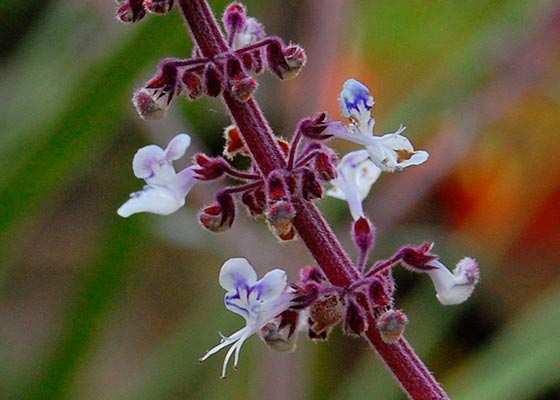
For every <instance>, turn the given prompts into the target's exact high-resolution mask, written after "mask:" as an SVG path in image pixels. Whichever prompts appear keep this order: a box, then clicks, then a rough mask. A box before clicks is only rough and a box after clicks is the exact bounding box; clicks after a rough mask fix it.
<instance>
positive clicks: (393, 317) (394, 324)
mask: <svg viewBox="0 0 560 400" xmlns="http://www.w3.org/2000/svg"><path fill="white" fill-rule="evenodd" d="M407 324H408V317H407V316H406V314H405V313H403V312H402V311H400V310H388V311H386V312H384V313H383V314H381V315H380V316H379V318H378V319H377V324H376V326H377V330H378V331H379V333H380V334H381V339H383V341H384V342H385V343H395V342H397V341H398V340H399V339H400V338H401V337H402V334H403V332H404V328H405V327H406V325H407Z"/></svg>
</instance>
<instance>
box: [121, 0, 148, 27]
mask: <svg viewBox="0 0 560 400" xmlns="http://www.w3.org/2000/svg"><path fill="white" fill-rule="evenodd" d="M145 16H146V10H145V9H144V5H143V4H142V0H127V1H123V2H122V4H121V5H120V7H119V8H118V9H117V19H119V20H120V21H122V22H125V23H130V22H137V21H140V20H141V19H142V18H144V17H145Z"/></svg>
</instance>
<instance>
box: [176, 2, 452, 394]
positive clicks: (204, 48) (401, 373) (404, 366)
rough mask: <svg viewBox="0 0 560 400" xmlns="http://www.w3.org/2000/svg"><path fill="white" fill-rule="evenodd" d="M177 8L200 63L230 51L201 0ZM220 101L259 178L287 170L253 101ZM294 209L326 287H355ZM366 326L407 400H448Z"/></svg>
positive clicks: (331, 247) (320, 221) (308, 215)
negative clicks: (327, 283)
mask: <svg viewBox="0 0 560 400" xmlns="http://www.w3.org/2000/svg"><path fill="white" fill-rule="evenodd" d="M179 6H180V8H181V11H182V14H183V17H184V19H185V21H186V24H187V26H188V28H189V30H190V32H191V34H192V36H193V38H194V40H195V42H196V44H197V46H198V48H199V49H200V52H201V53H202V55H203V56H204V57H207V58H210V59H212V58H214V57H215V56H216V55H218V54H220V53H224V52H227V51H229V46H228V44H227V42H226V40H225V38H224V36H223V34H222V32H221V31H220V28H219V26H218V24H217V21H216V18H215V16H214V14H213V13H212V11H211V10H210V7H209V5H208V2H207V1H206V0H179ZM223 99H224V102H225V104H226V107H227V108H228V110H229V113H230V115H231V118H232V119H233V121H234V122H235V124H236V125H237V127H238V128H239V131H240V133H241V135H242V136H243V139H244V141H245V144H246V145H247V147H248V149H249V151H250V152H251V155H252V156H253V159H254V160H255V162H256V164H257V166H258V167H259V169H260V170H261V172H262V173H263V175H265V176H266V175H268V174H269V173H270V172H272V171H273V170H275V169H279V168H286V166H287V160H286V159H285V157H284V156H283V154H282V152H281V150H280V148H279V147H278V144H277V141H276V138H275V136H274V133H273V132H272V129H271V128H270V125H269V124H268V122H267V120H266V119H265V118H264V115H263V113H262V111H261V110H260V108H259V106H258V104H257V102H256V101H255V100H254V99H250V100H248V101H247V102H245V103H242V102H239V101H238V100H237V99H235V98H234V97H233V96H232V94H231V93H230V91H229V90H228V89H227V88H226V90H225V91H224V94H223ZM295 207H296V212H297V214H296V217H295V219H294V226H295V228H296V230H297V232H298V234H299V236H300V237H301V238H302V240H303V241H304V243H305V244H306V246H307V247H308V248H309V251H310V252H311V254H312V255H313V257H314V258H315V260H316V261H317V263H318V265H319V266H320V267H321V268H322V269H323V271H324V272H325V275H326V276H327V277H328V279H329V280H330V281H331V283H332V284H334V285H337V286H341V287H349V286H350V285H351V284H352V283H353V282H355V281H357V280H358V279H359V278H360V275H359V273H358V271H357V270H356V269H355V268H354V266H353V264H352V261H351V260H350V258H349V257H348V255H347V254H346V252H345V251H344V249H343V248H342V246H341V244H340V242H339V241H338V239H337V238H336V236H335V235H334V234H333V232H332V230H331V229H330V227H329V225H328V224H327V222H326V221H325V219H324V218H323V216H322V215H321V214H320V212H319V210H318V209H317V208H316V207H315V206H314V205H313V204H312V203H311V202H300V203H297V204H295ZM369 326H370V328H369V330H368V331H367V337H368V339H369V342H370V343H371V344H372V346H373V348H374V349H375V351H376V352H377V354H378V355H379V356H380V357H381V359H382V360H383V361H384V362H385V364H386V365H387V367H388V368H389V369H390V370H391V371H392V373H393V374H394V376H395V379H396V380H397V381H398V382H399V383H400V385H401V386H402V388H403V389H404V390H405V392H406V393H407V394H408V396H409V397H410V398H411V399H414V400H420V399H421V400H426V399H447V398H448V397H447V395H446V394H445V392H443V390H442V389H441V387H440V385H439V384H438V383H437V382H436V381H435V379H434V378H433V376H432V375H431V374H430V372H429V371H428V370H427V368H426V367H425V366H424V364H423V363H422V361H420V360H419V359H418V357H417V356H416V355H415V354H414V351H413V350H412V349H411V347H410V345H409V344H408V343H407V342H406V340H404V339H401V340H400V341H399V342H397V343H396V344H392V345H389V344H387V343H385V342H383V340H382V339H381V337H380V336H379V332H378V331H377V329H376V328H375V321H374V320H373V318H372V319H371V321H370V324H369Z"/></svg>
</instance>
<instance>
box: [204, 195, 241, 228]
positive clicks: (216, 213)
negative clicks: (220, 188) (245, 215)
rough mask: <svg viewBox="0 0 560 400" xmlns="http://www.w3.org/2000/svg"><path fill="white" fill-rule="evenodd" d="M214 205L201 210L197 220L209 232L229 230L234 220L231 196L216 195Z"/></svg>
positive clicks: (233, 204)
mask: <svg viewBox="0 0 560 400" xmlns="http://www.w3.org/2000/svg"><path fill="white" fill-rule="evenodd" d="M216 201H217V202H216V203H215V204H212V205H210V206H207V207H205V208H203V209H202V210H201V211H200V213H199V215H198V220H199V221H200V223H201V224H202V226H203V227H205V228H206V229H208V230H209V231H211V232H223V231H226V230H228V229H229V228H231V225H232V224H233V220H234V219H235V202H234V201H233V197H232V196H231V194H229V193H227V192H221V193H218V195H217V196H216Z"/></svg>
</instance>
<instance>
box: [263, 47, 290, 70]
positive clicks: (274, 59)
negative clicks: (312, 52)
mask: <svg viewBox="0 0 560 400" xmlns="http://www.w3.org/2000/svg"><path fill="white" fill-rule="evenodd" d="M283 47H284V45H283V44H282V42H281V41H280V39H273V40H272V41H271V42H270V43H269V44H268V46H266V60H267V65H268V68H269V69H270V70H271V71H272V72H273V73H274V74H275V75H276V76H277V77H279V78H280V79H284V73H285V72H286V71H289V70H290V66H289V65H288V63H287V62H286V58H285V57H284V52H283Z"/></svg>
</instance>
